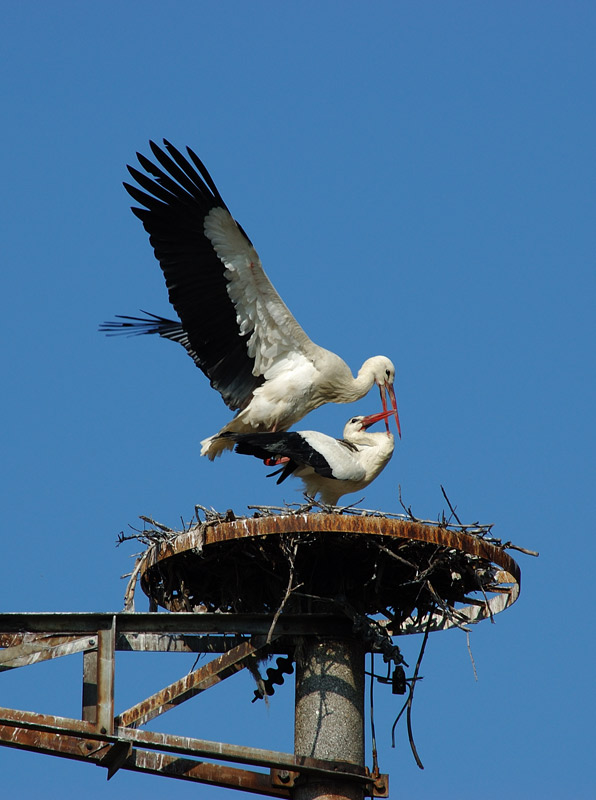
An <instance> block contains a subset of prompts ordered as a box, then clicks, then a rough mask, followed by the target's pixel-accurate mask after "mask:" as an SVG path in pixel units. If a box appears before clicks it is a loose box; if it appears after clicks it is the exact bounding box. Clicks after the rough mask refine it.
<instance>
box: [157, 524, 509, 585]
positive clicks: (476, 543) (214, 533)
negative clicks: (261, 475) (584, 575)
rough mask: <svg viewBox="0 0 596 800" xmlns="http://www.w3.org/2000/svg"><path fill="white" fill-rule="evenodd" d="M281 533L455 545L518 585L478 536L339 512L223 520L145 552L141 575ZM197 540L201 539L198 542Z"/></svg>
mask: <svg viewBox="0 0 596 800" xmlns="http://www.w3.org/2000/svg"><path fill="white" fill-rule="evenodd" d="M282 533H326V534H338V533H339V534H341V533H354V534H361V535H367V536H384V537H387V538H390V539H404V540H410V541H412V540H414V541H418V542H430V543H432V544H437V545H440V546H441V547H449V548H454V549H456V550H460V551H463V552H465V553H467V554H468V555H474V556H478V557H480V558H485V559H486V560H487V561H491V562H494V563H495V564H498V565H499V566H500V567H503V569H506V570H507V572H508V573H509V574H510V575H512V576H513V578H514V579H515V581H516V582H517V583H518V584H519V583H520V580H521V574H520V570H519V567H518V565H517V563H516V562H515V561H514V560H513V559H512V558H511V556H510V555H509V554H508V553H507V552H505V550H503V549H502V548H500V547H497V546H496V545H494V544H491V543H490V542H487V541H485V540H484V539H481V538H479V537H477V536H471V535H470V534H467V533H463V532H460V531H454V530H448V529H447V528H440V527H433V526H432V525H424V524H422V523H420V522H412V521H409V520H401V519H388V518H386V517H364V516H363V517H357V516H348V515H345V516H344V515H340V514H321V513H319V514H303V515H300V516H298V515H296V516H294V515H291V516H290V515H286V516H279V517H259V518H256V519H241V520H236V521H235V522H222V523H220V524H219V525H213V526H212V527H209V528H208V529H207V530H205V529H201V530H200V531H199V530H198V529H195V530H191V531H188V532H187V533H182V534H180V536H177V537H176V538H175V539H174V540H173V541H170V542H165V543H164V544H162V545H160V546H159V547H156V548H155V549H154V550H152V551H150V552H149V551H148V553H147V556H146V558H145V560H144V564H143V568H142V569H141V579H143V576H144V574H145V573H146V572H147V571H148V570H149V569H151V567H152V566H153V565H154V564H157V563H158V562H159V561H161V560H163V559H167V558H169V557H171V556H173V555H176V554H177V553H180V552H184V551H186V550H190V549H192V548H194V547H197V546H198V545H199V543H200V545H201V546H203V547H205V546H208V545H210V544H214V543H216V542H225V541H230V540H232V539H242V538H245V537H255V536H268V535H276V534H277V535H278V534H282ZM199 540H200V542H199Z"/></svg>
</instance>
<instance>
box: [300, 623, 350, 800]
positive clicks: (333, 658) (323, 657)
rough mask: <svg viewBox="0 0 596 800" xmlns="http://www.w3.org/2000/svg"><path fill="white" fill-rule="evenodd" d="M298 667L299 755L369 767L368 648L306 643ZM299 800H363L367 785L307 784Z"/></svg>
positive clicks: (346, 642)
mask: <svg viewBox="0 0 596 800" xmlns="http://www.w3.org/2000/svg"><path fill="white" fill-rule="evenodd" d="M301 656H302V657H301V658H299V659H298V660H297V664H296V717H295V728H294V752H295V754H296V755H297V756H310V757H312V758H324V759H329V760H332V761H347V762H349V763H351V764H357V765H358V766H364V647H363V646H362V645H360V644H359V643H358V642H354V641H353V640H348V639H335V640H334V639H318V640H317V639H314V637H306V638H305V640H304V647H303V649H302V652H301ZM292 796H293V798H294V800H362V798H363V797H364V790H363V788H362V784H358V783H355V782H352V781H346V780H339V779H338V780H329V781H322V780H321V779H320V778H312V779H306V778H305V779H302V780H301V781H300V782H299V783H298V784H296V786H295V787H294V790H293V795H292Z"/></svg>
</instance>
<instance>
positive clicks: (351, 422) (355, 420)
mask: <svg viewBox="0 0 596 800" xmlns="http://www.w3.org/2000/svg"><path fill="white" fill-rule="evenodd" d="M354 422H358V417H352V419H351V420H350V425H353V424H354Z"/></svg>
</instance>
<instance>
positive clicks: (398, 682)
mask: <svg viewBox="0 0 596 800" xmlns="http://www.w3.org/2000/svg"><path fill="white" fill-rule="evenodd" d="M391 692H392V693H393V694H405V693H406V673H405V671H404V668H403V667H396V668H395V669H394V670H393V675H392V676H391Z"/></svg>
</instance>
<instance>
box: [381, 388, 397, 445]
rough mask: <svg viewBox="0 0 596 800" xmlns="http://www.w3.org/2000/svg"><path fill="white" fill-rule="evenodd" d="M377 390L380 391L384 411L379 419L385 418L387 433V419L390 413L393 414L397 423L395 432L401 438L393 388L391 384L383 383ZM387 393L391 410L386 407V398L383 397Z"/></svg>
mask: <svg viewBox="0 0 596 800" xmlns="http://www.w3.org/2000/svg"><path fill="white" fill-rule="evenodd" d="M379 390H380V392H381V402H382V403H383V411H384V412H386V416H385V417H380V419H385V427H386V428H387V433H389V420H388V419H387V418H388V417H390V416H391V415H392V414H393V415H394V416H395V421H396V423H397V432H398V434H399V438H400V439H401V425H400V424H399V414H398V413H397V400H396V399H395V391H394V389H393V384H391V383H385V384H383V386H379ZM386 391H387V392H388V393H389V397H390V398H391V410H390V411H389V410H388V409H387V399H386V397H385V392H386Z"/></svg>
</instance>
